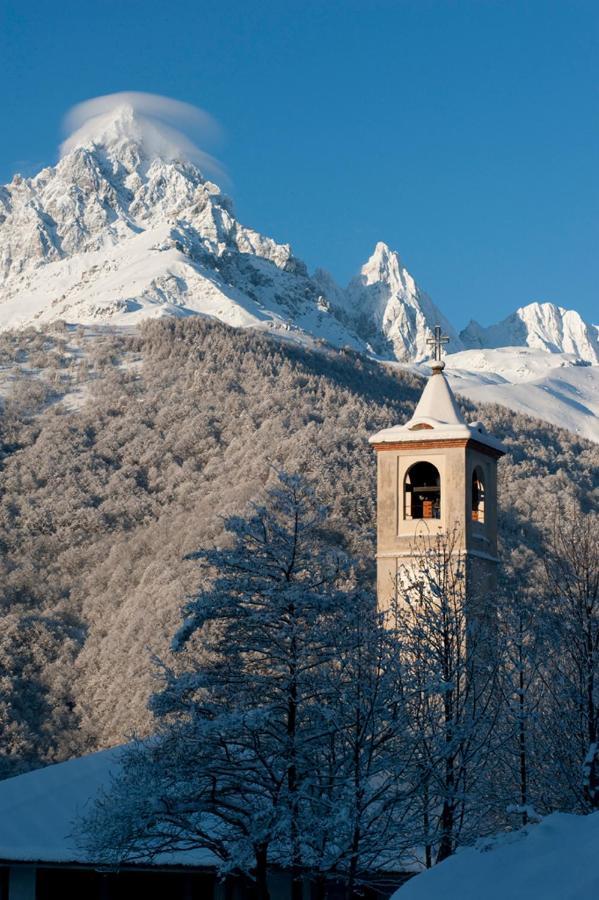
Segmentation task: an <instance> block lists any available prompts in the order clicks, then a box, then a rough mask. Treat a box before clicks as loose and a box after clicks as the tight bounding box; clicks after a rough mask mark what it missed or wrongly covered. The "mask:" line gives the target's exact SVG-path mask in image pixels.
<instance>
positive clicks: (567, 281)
mask: <svg viewBox="0 0 599 900" xmlns="http://www.w3.org/2000/svg"><path fill="white" fill-rule="evenodd" d="M0 72H1V78H0V102H1V108H2V121H3V123H4V128H3V137H2V140H1V141H0V181H1V182H5V181H8V180H9V179H10V178H11V177H12V174H13V173H14V172H15V171H21V172H23V173H24V174H32V173H33V172H35V171H36V170H37V169H38V168H39V167H41V166H42V165H44V164H48V163H52V162H54V161H55V160H56V154H57V147H58V144H59V142H60V140H61V137H62V134H61V128H60V126H61V120H62V117H63V116H64V114H65V112H66V111H67V110H68V109H69V107H71V106H72V105H73V104H74V103H77V102H80V101H82V100H85V99H87V98H88V97H93V96H96V95H99V94H107V93H112V92H115V91H123V90H136V91H149V92H153V93H158V94H165V95H167V96H172V97H175V98H177V99H180V100H185V101H187V102H190V103H193V104H197V105H199V106H201V107H203V108H205V109H207V110H208V111H209V112H210V113H212V115H214V116H215V117H216V118H217V119H218V120H219V122H220V123H221V124H222V126H223V130H224V137H223V139H222V141H221V142H220V145H219V146H217V147H211V148H209V149H210V150H212V152H214V153H215V154H216V155H217V156H218V157H219V158H220V159H221V160H222V161H223V163H224V164H225V166H226V168H227V169H228V172H229V174H230V178H231V185H230V188H229V192H230V193H231V194H232V196H233V198H234V201H235V205H236V209H237V213H238V216H239V218H240V219H241V220H242V221H244V222H245V223H246V224H248V225H251V226H252V227H254V228H257V229H259V230H260V231H263V232H265V233H266V234H270V235H272V236H273V237H275V238H277V239H278V240H285V241H289V242H290V243H291V244H292V246H293V247H294V250H295V252H296V253H297V255H299V256H300V257H302V258H303V259H304V260H305V261H306V262H307V263H308V265H309V266H310V267H311V268H313V267H315V266H317V265H321V266H323V267H324V268H327V269H329V270H330V271H331V272H332V273H333V274H334V275H335V277H336V278H337V279H338V280H339V281H340V282H342V283H345V282H346V281H347V280H348V279H349V277H350V276H351V275H352V274H353V273H354V272H355V271H357V269H358V268H359V266H360V265H361V264H362V262H363V261H364V260H365V259H366V258H367V257H368V256H369V255H370V253H371V251H372V249H373V247H374V244H375V242H376V241H377V240H384V241H386V242H387V243H388V244H389V245H390V246H392V247H393V248H394V249H397V250H399V252H400V254H401V256H402V258H403V260H404V263H405V264H406V266H407V267H408V268H409V269H410V271H411V272H412V274H413V275H414V276H415V278H416V279H417V281H418V282H419V284H420V285H421V286H422V287H423V288H424V289H425V290H427V291H428V292H429V293H430V294H431V296H432V297H433V299H434V300H435V301H436V302H437V304H438V305H439V306H440V307H441V308H442V309H443V311H444V312H445V313H446V315H447V316H448V317H449V318H450V319H451V320H452V321H453V322H454V324H455V325H457V326H459V327H462V326H463V325H465V324H466V322H467V321H468V319H469V318H471V317H473V318H476V319H478V320H479V321H480V322H482V323H483V324H489V323H491V322H493V321H496V320H497V319H499V318H500V317H503V316H504V315H507V314H508V313H509V312H511V311H512V310H513V309H515V308H516V306H518V305H521V304H524V303H528V302H530V301H532V300H551V301H553V302H555V303H559V304H561V305H563V306H569V307H574V308H577V309H578V310H579V311H580V312H581V313H582V314H583V315H584V316H586V317H587V318H588V319H591V320H595V321H599V288H598V283H599V277H598V276H599V253H598V252H597V250H598V243H599V242H598V238H599V181H598V179H597V160H598V157H599V154H598V151H599V127H598V98H599V3H598V2H597V0H567V2H566V0H564V2H554V0H361V2H358V0H345V2H340V0H320V2H315V0H302V2H299V0H298V2H296V0H279V2H276V3H275V2H270V0H254V2H249V0H245V2H241V0H227V2H225V0H222V2H220V3H217V2H205V0H178V2H176V3H165V2H164V0H161V2H154V0H143V2H141V0H89V2H84V3H82V2H81V0H79V2H73V0H59V2H57V3H51V2H41V0H36V2H27V0H19V2H16V0H0Z"/></svg>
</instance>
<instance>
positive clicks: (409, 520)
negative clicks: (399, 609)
mask: <svg viewBox="0 0 599 900" xmlns="http://www.w3.org/2000/svg"><path fill="white" fill-rule="evenodd" d="M445 340H446V339H445V338H444V337H442V335H441V329H440V328H439V327H438V326H437V328H435V338H434V339H433V340H432V341H431V343H434V347H435V352H434V357H435V358H434V360H433V362H432V364H431V368H432V374H431V376H430V377H429V379H428V381H427V383H426V385H425V388H424V390H423V392H422V396H421V397H420V401H419V402H418V405H417V407H416V409H415V411H414V415H413V417H412V418H411V419H410V420H409V421H408V422H406V423H405V424H404V425H396V426H393V427H392V428H385V429H384V430H383V431H379V432H378V433H377V434H375V435H373V436H372V437H371V438H370V439H369V440H370V443H371V444H372V446H373V447H374V449H375V450H376V455H377V597H378V605H379V608H380V609H381V610H385V609H387V608H388V607H389V604H390V602H391V601H392V599H393V598H394V596H395V594H396V591H397V589H398V588H397V583H398V577H399V575H400V572H401V571H402V570H404V569H405V568H409V567H410V562H411V561H412V562H413V561H414V559H415V556H416V551H415V546H416V543H417V541H418V540H419V539H422V538H427V537H430V538H432V539H436V538H437V537H440V538H443V537H446V538H447V539H448V541H449V540H451V543H452V547H453V550H454V552H455V553H459V554H460V555H461V557H462V558H463V559H464V560H465V572H466V579H467V588H468V590H469V591H470V593H475V594H476V595H478V596H480V597H481V598H482V599H484V597H485V596H486V597H488V596H489V595H491V594H494V593H495V587H496V583H497V563H498V558H497V461H498V459H499V458H500V457H501V456H503V454H504V453H505V450H504V448H503V446H502V444H501V443H500V442H499V441H498V440H497V439H496V438H494V437H493V436H492V435H490V434H487V432H486V431H485V428H484V425H483V424H482V423H481V422H472V423H470V424H467V423H466V421H465V419H464V417H463V416H462V414H461V412H460V409H459V407H458V405H457V403H456V399H455V397H454V395H453V392H452V390H451V388H450V386H449V383H448V381H447V378H446V377H445V374H444V371H443V370H444V368H445V363H444V362H443V361H442V359H441V347H442V343H444V342H445Z"/></svg>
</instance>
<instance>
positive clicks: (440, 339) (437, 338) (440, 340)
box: [426, 325, 449, 362]
mask: <svg viewBox="0 0 599 900" xmlns="http://www.w3.org/2000/svg"><path fill="white" fill-rule="evenodd" d="M448 341H449V338H448V337H447V335H446V334H442V332H441V326H440V325H435V328H434V337H430V338H428V339H427V342H426V343H427V344H430V346H431V347H434V348H435V349H434V353H433V359H436V360H438V362H441V351H442V350H443V344H447V343H448Z"/></svg>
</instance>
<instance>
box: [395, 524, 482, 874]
mask: <svg viewBox="0 0 599 900" xmlns="http://www.w3.org/2000/svg"><path fill="white" fill-rule="evenodd" d="M413 554H414V556H413V558H414V561H413V563H412V564H411V565H410V566H409V567H406V568H405V569H404V570H403V571H402V572H400V574H399V577H398V590H397V599H396V601H395V603H394V604H393V605H392V609H391V612H390V619H391V622H392V625H393V631H394V636H395V639H396V641H397V645H398V649H399V653H400V657H401V665H402V678H403V686H402V687H403V695H404V698H405V705H406V713H407V717H408V721H409V727H410V734H411V740H412V742H413V747H414V753H413V776H412V778H413V781H414V783H415V785H417V786H418V790H417V792H416V795H415V797H416V806H417V808H418V811H419V817H420V823H421V824H420V827H417V828H416V829H415V833H414V837H415V843H417V844H419V845H421V846H423V847H424V852H425V863H426V865H427V866H430V865H432V864H433V862H434V861H436V862H440V861H441V860H443V859H445V858H446V857H447V856H449V855H451V854H452V853H453V852H454V850H455V849H456V847H457V846H458V845H459V844H460V843H463V842H467V841H468V840H471V839H472V837H473V836H475V835H476V834H478V833H480V829H481V828H483V827H484V825H483V824H482V823H484V822H485V818H486V817H487V816H488V813H489V803H488V800H485V780H486V779H487V778H488V776H489V763H490V759H491V757H492V753H493V749H494V731H495V725H496V722H497V715H498V708H497V694H496V680H497V658H496V634H495V625H494V612H493V607H494V603H495V598H494V597H478V596H476V594H475V592H474V591H473V590H472V589H470V588H469V587H468V581H467V579H466V577H465V576H466V560H465V558H464V557H463V555H462V554H461V553H460V551H459V549H458V546H457V542H456V535H455V534H454V533H450V534H449V535H447V536H438V537H428V536H426V535H423V536H421V537H419V538H418V539H417V540H416V543H415V546H414V551H413ZM482 610H485V612H484V614H483V612H482Z"/></svg>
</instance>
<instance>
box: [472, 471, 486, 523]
mask: <svg viewBox="0 0 599 900" xmlns="http://www.w3.org/2000/svg"><path fill="white" fill-rule="evenodd" d="M470 492H471V503H470V518H471V520H472V521H473V522H479V523H480V524H481V525H484V524H485V493H486V484H485V473H484V471H483V469H482V466H474V468H473V470H472V478H471V482H470Z"/></svg>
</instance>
